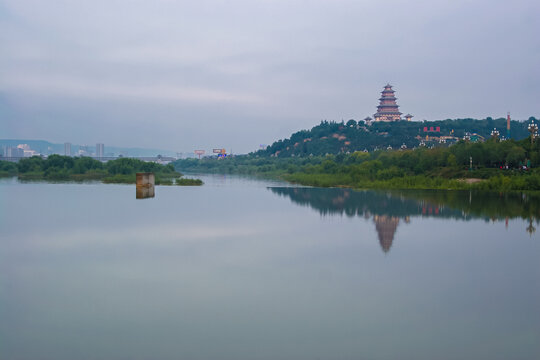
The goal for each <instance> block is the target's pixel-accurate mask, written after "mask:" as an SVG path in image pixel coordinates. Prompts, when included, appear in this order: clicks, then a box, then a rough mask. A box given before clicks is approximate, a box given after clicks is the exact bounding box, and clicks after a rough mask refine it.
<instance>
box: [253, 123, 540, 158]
mask: <svg viewBox="0 0 540 360" xmlns="http://www.w3.org/2000/svg"><path fill="white" fill-rule="evenodd" d="M532 119H534V118H530V119H529V120H532ZM528 123H529V122H528V121H515V120H514V121H512V122H511V138H513V139H516V140H519V139H523V138H525V137H527V136H528V135H529V133H528V131H527V126H528ZM494 128H496V129H497V130H498V131H499V132H500V135H501V136H505V135H506V119H504V118H499V119H492V118H487V119H484V120H477V119H456V120H451V119H448V120H438V121H423V122H417V121H411V122H408V121H398V122H391V123H390V122H376V123H372V125H370V126H367V125H366V124H365V123H364V122H363V121H359V122H357V121H355V120H349V121H347V122H343V121H342V122H333V121H330V122H329V121H321V123H320V124H319V125H317V126H314V127H313V128H312V129H311V130H301V131H298V132H296V133H294V134H292V135H291V137H290V138H288V139H283V140H279V141H276V142H274V143H273V144H272V145H270V146H268V147H267V148H266V149H263V150H259V151H258V152H256V155H260V156H277V157H289V156H310V155H325V154H338V153H347V152H351V153H352V152H354V151H363V150H368V151H373V150H376V149H386V148H388V147H389V146H390V147H392V148H393V149H398V148H400V147H401V146H403V145H405V146H406V147H407V148H409V149H410V148H415V147H418V146H419V145H420V143H424V144H425V145H426V146H432V145H433V146H445V145H448V144H451V143H455V142H456V141H457V140H458V139H462V138H463V137H464V136H465V135H466V133H470V134H477V137H478V138H479V139H482V138H484V139H488V138H489V137H490V136H491V131H492V130H493V129H494ZM441 140H442V141H443V142H442V143H441Z"/></svg>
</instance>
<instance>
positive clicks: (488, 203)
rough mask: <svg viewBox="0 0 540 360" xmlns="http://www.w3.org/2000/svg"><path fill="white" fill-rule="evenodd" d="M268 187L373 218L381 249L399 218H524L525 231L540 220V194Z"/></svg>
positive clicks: (299, 200)
mask: <svg viewBox="0 0 540 360" xmlns="http://www.w3.org/2000/svg"><path fill="white" fill-rule="evenodd" d="M270 190H271V191H272V192H273V193H275V194H277V195H280V196H284V197H287V198H290V199H291V200H292V201H293V202H294V203H296V204H300V205H303V206H309V207H311V208H313V209H316V210H318V211H319V213H320V214H321V215H341V216H343V215H346V216H349V217H353V216H362V217H364V218H366V219H369V218H371V217H373V221H374V222H375V228H376V229H377V233H378V236H379V242H380V244H381V247H382V249H383V251H385V252H387V251H388V250H389V249H390V246H391V245H392V241H393V239H394V234H395V232H396V229H397V226H398V224H399V221H400V219H403V220H405V222H409V219H410V217H414V216H422V217H424V216H428V217H430V216H433V217H443V218H452V219H457V220H465V221H468V220H470V219H475V218H481V219H484V220H486V221H488V220H492V221H495V220H499V221H502V220H505V221H508V219H512V218H523V219H529V220H530V223H529V226H528V227H527V229H526V230H527V231H528V232H529V233H530V234H532V233H534V231H535V230H536V228H535V227H534V226H533V220H535V221H537V222H538V221H539V219H540V196H533V195H526V194H509V193H506V194H498V193H486V192H469V191H425V190H424V191H416V190H407V191H391V192H389V191H386V192H384V191H356V190H351V189H336V188H294V187H272V188H270Z"/></svg>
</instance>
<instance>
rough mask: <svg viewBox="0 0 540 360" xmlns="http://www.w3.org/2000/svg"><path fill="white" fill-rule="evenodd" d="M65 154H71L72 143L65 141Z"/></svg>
mask: <svg viewBox="0 0 540 360" xmlns="http://www.w3.org/2000/svg"><path fill="white" fill-rule="evenodd" d="M64 155H65V156H71V143H68V142H67V143H64Z"/></svg>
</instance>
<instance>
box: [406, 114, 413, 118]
mask: <svg viewBox="0 0 540 360" xmlns="http://www.w3.org/2000/svg"><path fill="white" fill-rule="evenodd" d="M405 117H414V116H412V115H411V114H407V115H405Z"/></svg>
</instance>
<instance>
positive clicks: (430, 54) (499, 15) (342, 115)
mask: <svg viewBox="0 0 540 360" xmlns="http://www.w3.org/2000/svg"><path fill="white" fill-rule="evenodd" d="M539 34H540V1H538V0H513V1H498V0H482V1H471V0H469V1H463V0H453V1H449V0H446V1H438V0H422V1H414V0H409V1H396V0H385V1H360V0H357V1H345V0H312V1H294V0H283V1H281V0H274V1H271V0H266V1H263V0H261V1H257V0H249V1H248V0H240V1H236V0H227V1H225V0H224V1H217V0H213V1H206V0H198V1H172V0H152V1H149V0H88V1H83V0H79V1H75V0H47V1H43V0H0V138H27V139H44V140H49V141H52V142H59V143H62V142H66V141H69V142H72V143H79V144H91V145H92V144H95V143H97V142H103V143H105V146H107V145H116V146H140V147H157V148H162V149H169V150H173V151H184V152H187V151H192V150H193V149H195V148H201V149H207V150H209V149H212V148H216V147H225V148H226V149H227V150H228V151H230V150H231V149H232V151H233V152H235V153H242V152H249V151H252V150H256V149H257V148H258V147H259V144H269V143H271V142H273V141H274V140H277V139H278V138H283V137H287V136H289V135H290V134H291V133H292V132H295V131H298V130H301V129H307V128H311V127H312V126H313V125H315V124H317V123H319V122H320V121H321V120H322V119H328V120H337V121H341V120H342V119H344V120H348V119H350V118H354V119H357V120H358V119H363V118H365V117H366V116H368V115H369V116H372V115H373V113H374V112H375V110H376V106H377V104H378V98H379V95H380V91H381V90H382V88H383V86H384V85H385V84H386V83H387V82H389V83H391V84H392V85H394V88H395V90H396V96H397V97H398V104H399V105H400V110H401V111H402V112H404V113H407V112H410V113H411V114H413V115H414V116H415V117H414V120H423V119H427V120H435V119H445V118H458V117H477V118H484V117H486V116H492V117H503V116H505V115H506V112H507V111H510V112H511V113H512V116H513V118H516V119H526V118H528V117H529V116H536V117H540V35H539Z"/></svg>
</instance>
